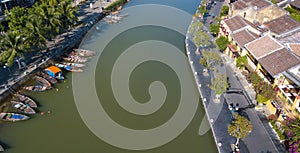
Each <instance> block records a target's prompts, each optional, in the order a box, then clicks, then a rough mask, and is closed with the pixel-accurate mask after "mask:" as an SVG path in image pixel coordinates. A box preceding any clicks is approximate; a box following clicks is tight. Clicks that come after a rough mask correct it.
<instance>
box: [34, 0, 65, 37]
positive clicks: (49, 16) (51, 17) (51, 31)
mask: <svg viewBox="0 0 300 153" xmlns="http://www.w3.org/2000/svg"><path fill="white" fill-rule="evenodd" d="M53 4H56V3H55V2H52V3H50V2H49V3H48V2H47V3H46V2H42V3H41V4H38V3H36V4H35V5H34V7H33V9H35V11H34V13H35V16H36V17H38V18H40V19H41V20H42V25H43V26H44V27H45V28H44V30H45V31H44V35H45V36H46V37H47V38H48V39H52V38H53V37H54V36H55V35H56V34H58V33H59V30H60V28H59V27H60V26H61V21H60V20H59V17H60V13H59V11H58V9H57V8H56V6H51V5H53Z"/></svg>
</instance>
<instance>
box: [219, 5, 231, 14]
mask: <svg viewBox="0 0 300 153" xmlns="http://www.w3.org/2000/svg"><path fill="white" fill-rule="evenodd" d="M228 12H229V6H226V5H224V6H223V7H222V10H221V13H220V16H226V15H228Z"/></svg>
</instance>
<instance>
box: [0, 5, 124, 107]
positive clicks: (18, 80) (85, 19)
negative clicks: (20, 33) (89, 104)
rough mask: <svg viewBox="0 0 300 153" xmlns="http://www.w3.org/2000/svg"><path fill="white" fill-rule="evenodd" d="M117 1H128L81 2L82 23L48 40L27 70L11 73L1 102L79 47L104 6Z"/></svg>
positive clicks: (2, 92) (100, 16)
mask: <svg viewBox="0 0 300 153" xmlns="http://www.w3.org/2000/svg"><path fill="white" fill-rule="evenodd" d="M117 1H122V3H121V4H125V3H126V2H127V0H126V2H125V0H112V1H110V2H100V1H95V2H92V4H93V5H92V7H90V2H84V3H80V2H79V3H80V4H79V5H78V7H79V10H78V12H79V16H78V20H79V23H81V24H79V25H78V26H77V27H75V28H74V29H72V30H71V31H68V32H66V33H63V34H61V35H59V36H57V37H56V38H55V39H54V40H53V41H50V42H47V49H45V50H43V51H41V55H38V57H37V58H36V59H35V60H34V61H32V62H31V63H28V65H27V67H26V69H25V70H22V71H19V72H14V74H13V75H10V76H9V77H8V78H7V79H6V81H4V82H2V84H1V82H0V87H2V89H1V88H0V104H4V102H6V101H7V100H8V99H10V98H11V96H12V93H13V91H18V90H19V89H20V87H21V86H22V85H23V84H25V83H26V82H27V81H29V80H30V79H31V78H32V76H33V75H34V74H35V73H36V72H37V71H40V70H42V69H43V68H44V67H46V66H48V65H49V64H51V63H53V62H52V60H55V59H56V58H58V57H60V56H61V55H62V54H63V53H65V52H67V51H70V50H72V49H74V48H76V47H78V46H79V45H80V43H81V41H82V40H83V39H84V37H85V35H86V34H87V33H88V31H89V30H90V29H91V28H92V27H93V26H94V24H95V23H97V22H98V21H100V20H101V19H102V18H103V17H105V14H104V13H103V10H102V8H108V7H110V8H115V7H119V6H120V5H119V3H117V4H118V5H115V4H114V2H117ZM113 4H114V5H113ZM9 71H13V70H9Z"/></svg>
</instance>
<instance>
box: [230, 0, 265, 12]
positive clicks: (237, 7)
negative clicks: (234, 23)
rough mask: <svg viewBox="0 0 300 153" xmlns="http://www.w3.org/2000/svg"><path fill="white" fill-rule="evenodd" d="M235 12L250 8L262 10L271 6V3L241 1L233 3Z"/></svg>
mask: <svg viewBox="0 0 300 153" xmlns="http://www.w3.org/2000/svg"><path fill="white" fill-rule="evenodd" d="M232 5H233V8H234V9H235V10H242V9H245V8H248V7H256V8H257V9H262V8H264V7H267V6H270V5H271V3H270V2H268V1H266V0H239V1H236V2H234V3H232Z"/></svg>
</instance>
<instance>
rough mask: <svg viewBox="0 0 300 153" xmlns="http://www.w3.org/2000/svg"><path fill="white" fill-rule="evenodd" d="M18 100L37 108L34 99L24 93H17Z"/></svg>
mask: <svg viewBox="0 0 300 153" xmlns="http://www.w3.org/2000/svg"><path fill="white" fill-rule="evenodd" d="M17 97H18V100H19V101H21V102H23V103H24V104H26V105H28V106H30V107H31V108H37V104H36V102H35V101H34V100H32V99H31V98H29V97H28V96H26V95H22V94H17Z"/></svg>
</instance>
